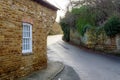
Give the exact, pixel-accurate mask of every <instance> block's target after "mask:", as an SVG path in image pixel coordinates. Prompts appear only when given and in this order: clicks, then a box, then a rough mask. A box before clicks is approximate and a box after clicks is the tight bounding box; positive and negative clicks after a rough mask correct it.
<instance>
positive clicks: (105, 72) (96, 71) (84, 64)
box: [47, 35, 120, 80]
mask: <svg viewBox="0 0 120 80" xmlns="http://www.w3.org/2000/svg"><path fill="white" fill-rule="evenodd" d="M61 37H62V36H61V35H57V36H49V37H48V45H47V46H48V47H47V48H48V50H47V52H48V59H50V60H53V61H61V62H63V63H64V64H66V65H69V66H71V67H72V68H73V69H74V70H75V71H76V72H77V73H78V75H79V77H80V80H120V58H117V57H112V56H105V55H101V54H95V53H90V52H87V51H84V50H82V49H80V48H77V47H75V46H72V45H70V44H68V43H66V42H64V41H62V40H61Z"/></svg>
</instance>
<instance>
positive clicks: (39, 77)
mask: <svg viewBox="0 0 120 80" xmlns="http://www.w3.org/2000/svg"><path fill="white" fill-rule="evenodd" d="M63 69H64V64H62V63H61V62H53V61H49V62H48V67H47V69H44V70H40V71H37V72H34V73H32V74H30V75H28V76H26V77H23V78H21V79H18V80H52V79H53V78H54V77H55V76H56V75H57V74H59V73H60V72H61V71H62V70H63Z"/></svg>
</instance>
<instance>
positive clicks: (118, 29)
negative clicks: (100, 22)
mask: <svg viewBox="0 0 120 80" xmlns="http://www.w3.org/2000/svg"><path fill="white" fill-rule="evenodd" d="M104 30H105V32H106V34H107V36H109V37H114V36H115V35H116V34H118V33H120V18H118V17H117V16H112V17H111V18H110V19H108V21H107V22H106V23H105V25H104Z"/></svg>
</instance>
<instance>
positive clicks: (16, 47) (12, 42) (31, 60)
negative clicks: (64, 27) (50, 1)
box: [0, 0, 56, 80]
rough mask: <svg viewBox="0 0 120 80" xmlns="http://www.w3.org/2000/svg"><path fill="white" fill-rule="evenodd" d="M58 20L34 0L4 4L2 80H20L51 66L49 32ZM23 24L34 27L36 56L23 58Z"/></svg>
mask: <svg viewBox="0 0 120 80" xmlns="http://www.w3.org/2000/svg"><path fill="white" fill-rule="evenodd" d="M55 16H56V12H55V11H53V10H51V9H48V8H46V7H43V6H41V5H40V4H38V3H36V2H33V1H32V0H0V80H16V78H18V77H21V76H25V75H27V74H29V73H31V72H33V71H36V70H39V69H42V68H45V67H46V66H47V57H46V38H47V31H48V30H49V27H50V26H52V24H53V23H54V21H55ZM23 22H28V23H31V24H32V39H33V41H32V43H33V48H32V49H33V53H32V54H27V55H23V54H22V23H23Z"/></svg>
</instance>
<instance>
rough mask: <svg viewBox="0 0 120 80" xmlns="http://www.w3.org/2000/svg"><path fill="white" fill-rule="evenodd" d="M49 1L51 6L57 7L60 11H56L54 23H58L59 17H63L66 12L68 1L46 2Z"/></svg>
mask: <svg viewBox="0 0 120 80" xmlns="http://www.w3.org/2000/svg"><path fill="white" fill-rule="evenodd" d="M47 1H49V2H50V3H51V4H53V5H55V6H56V7H58V8H59V9H60V10H58V11H57V18H56V21H57V22H59V21H60V17H61V18H62V17H64V15H65V13H66V10H67V8H66V7H67V6H68V4H69V0H47Z"/></svg>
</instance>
